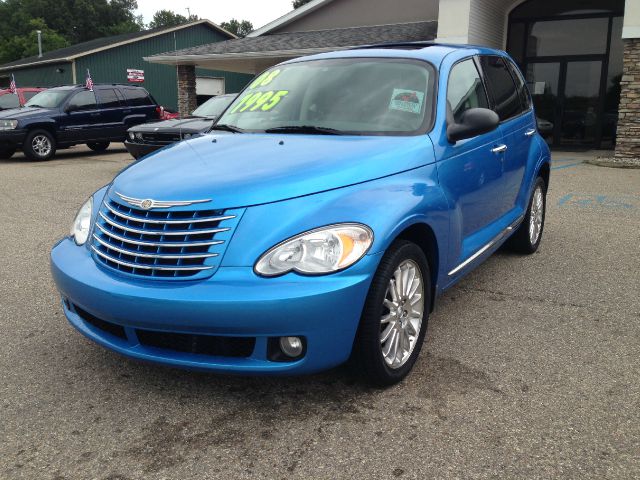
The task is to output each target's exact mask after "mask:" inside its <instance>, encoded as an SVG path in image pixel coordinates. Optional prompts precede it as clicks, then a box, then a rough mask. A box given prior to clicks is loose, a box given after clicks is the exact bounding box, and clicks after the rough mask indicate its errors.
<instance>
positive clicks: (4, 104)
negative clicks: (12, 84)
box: [0, 93, 20, 109]
mask: <svg viewBox="0 0 640 480" xmlns="http://www.w3.org/2000/svg"><path fill="white" fill-rule="evenodd" d="M19 106H20V100H19V99H18V95H14V94H13V93H5V94H4V95H0V108H2V109H5V108H18V107H19Z"/></svg>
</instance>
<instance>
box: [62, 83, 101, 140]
mask: <svg viewBox="0 0 640 480" xmlns="http://www.w3.org/2000/svg"><path fill="white" fill-rule="evenodd" d="M103 123H104V119H103V117H102V113H101V111H100V110H99V109H98V104H97V102H96V95H95V93H94V92H91V91H89V90H80V91H78V92H77V93H76V94H74V95H73V96H72V97H71V98H70V99H69V100H68V102H67V104H66V106H65V108H64V114H63V115H62V117H61V119H60V139H61V140H62V141H64V142H74V143H84V142H87V141H90V140H102V139H104V138H105V137H104V132H103V128H104V127H103Z"/></svg>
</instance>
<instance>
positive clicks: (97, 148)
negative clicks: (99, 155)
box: [87, 142, 109, 152]
mask: <svg viewBox="0 0 640 480" xmlns="http://www.w3.org/2000/svg"><path fill="white" fill-rule="evenodd" d="M87 147H89V148H90V149H91V150H93V151H94V152H104V151H105V150H106V149H107V148H109V142H89V143H87Z"/></svg>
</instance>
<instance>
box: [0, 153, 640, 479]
mask: <svg viewBox="0 0 640 480" xmlns="http://www.w3.org/2000/svg"><path fill="white" fill-rule="evenodd" d="M555 158H556V162H555V164H554V170H553V171H552V180H551V188H550V192H549V199H548V213H547V224H546V229H545V232H544V238H543V241H542V245H541V247H540V250H539V251H538V253H537V254H535V255H532V256H530V257H520V256H516V255H513V254H510V253H507V252H499V253H498V254H496V255H494V256H493V257H492V258H491V259H489V260H488V261H487V262H486V263H485V264H484V265H483V266H481V267H480V268H479V269H477V270H476V271H475V272H473V273H472V274H471V275H469V276H468V277H467V278H466V279H465V280H463V281H462V282H461V283H460V284H459V285H458V286H457V287H455V288H453V289H452V290H450V291H449V292H447V294H446V295H445V296H444V297H442V298H441V299H440V301H439V304H438V306H437V308H436V312H435V314H434V315H432V317H431V319H430V323H429V330H428V333H427V340H426V341H427V344H426V345H425V347H426V348H425V349H423V351H422V356H421V358H420V359H419V360H418V363H417V364H416V368H415V369H414V371H413V373H412V374H411V375H410V376H409V377H408V379H407V380H406V381H405V382H403V383H402V384H400V385H398V386H396V387H394V388H390V389H387V390H374V389H369V388H367V387H364V386H362V385H360V384H358V383H354V382H353V381H352V379H351V378H350V376H349V373H348V372H347V371H346V369H343V368H339V369H337V370H334V371H331V372H327V373H324V374H321V375H316V376H312V377H304V378H295V379H292V378H235V377H221V376H215V375H209V374H203V373H192V372H185V371H181V370H174V369H169V368H163V367H158V366H155V365H146V364H142V363H138V362H135V361H131V360H127V359H124V358H122V357H120V356H118V355H117V354H115V353H111V352H108V351H106V350H103V349H102V348H100V347H98V346H96V345H94V344H92V343H90V342H89V341H88V340H86V339H85V338H84V337H82V336H80V335H79V334H77V333H76V332H75V331H74V330H73V329H72V327H71V326H70V325H68V324H67V322H66V320H65V318H64V316H63V314H62V311H61V308H60V306H59V297H58V294H57V293H56V290H55V288H54V285H53V282H52V280H51V276H50V273H49V260H48V255H49V250H50V247H51V246H52V244H53V243H54V242H55V241H56V240H57V239H58V238H60V237H61V236H63V235H65V234H66V233H67V232H68V230H69V227H70V223H71V221H72V217H73V215H74V214H75V213H76V211H77V209H78V208H79V206H80V205H81V203H82V202H83V201H84V200H85V199H86V198H87V197H88V196H89V195H90V194H91V193H92V192H93V191H94V190H96V189H97V188H99V187H100V186H102V185H104V184H106V183H108V182H109V181H110V180H111V178H112V177H113V175H114V174H115V173H116V172H118V171H119V170H120V169H122V168H123V167H125V166H126V165H128V163H129V162H130V161H131V160H130V157H129V156H128V154H127V152H126V151H125V150H124V149H123V148H122V147H121V146H119V145H118V146H112V147H111V148H110V150H109V151H108V152H107V153H106V154H94V153H91V152H89V151H88V150H87V149H85V148H84V147H82V148H80V147H77V148H73V149H70V150H66V151H62V152H60V153H59V154H58V156H57V157H56V159H54V160H53V161H50V162H45V163H31V162H26V161H25V160H24V159H23V158H22V155H16V156H15V157H14V158H12V159H11V160H0V253H1V255H0V307H1V308H0V332H2V345H1V347H0V378H1V382H0V479H2V480H9V479H29V480H31V479H47V480H48V479H56V480H62V479H105V480H106V479H110V480H116V479H120V480H124V479H147V478H149V479H192V478H193V479H195V478H197V479H209V478H211V479H213V478H233V479H240V478H287V479H288V478H401V479H402V478H434V479H439V478H495V477H498V478H518V479H521V478H541V479H548V478H580V479H584V478H593V479H603V478H612V479H613V478H616V479H631V478H640V380H639V379H640V360H639V358H640V260H639V259H640V170H622V169H610V168H604V167H597V166H592V165H588V164H585V163H582V162H583V160H584V156H582V155H578V154H572V153H565V154H556V156H555Z"/></svg>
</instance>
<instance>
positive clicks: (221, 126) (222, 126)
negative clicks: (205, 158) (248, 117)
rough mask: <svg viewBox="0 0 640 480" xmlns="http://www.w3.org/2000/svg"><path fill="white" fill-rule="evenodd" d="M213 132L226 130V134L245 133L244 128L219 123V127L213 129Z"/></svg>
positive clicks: (215, 126)
mask: <svg viewBox="0 0 640 480" xmlns="http://www.w3.org/2000/svg"><path fill="white" fill-rule="evenodd" d="M211 130H224V131H226V132H233V133H244V130H243V129H242V128H240V127H236V126H233V125H229V124H227V123H219V124H217V125H214V126H213V127H211Z"/></svg>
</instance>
